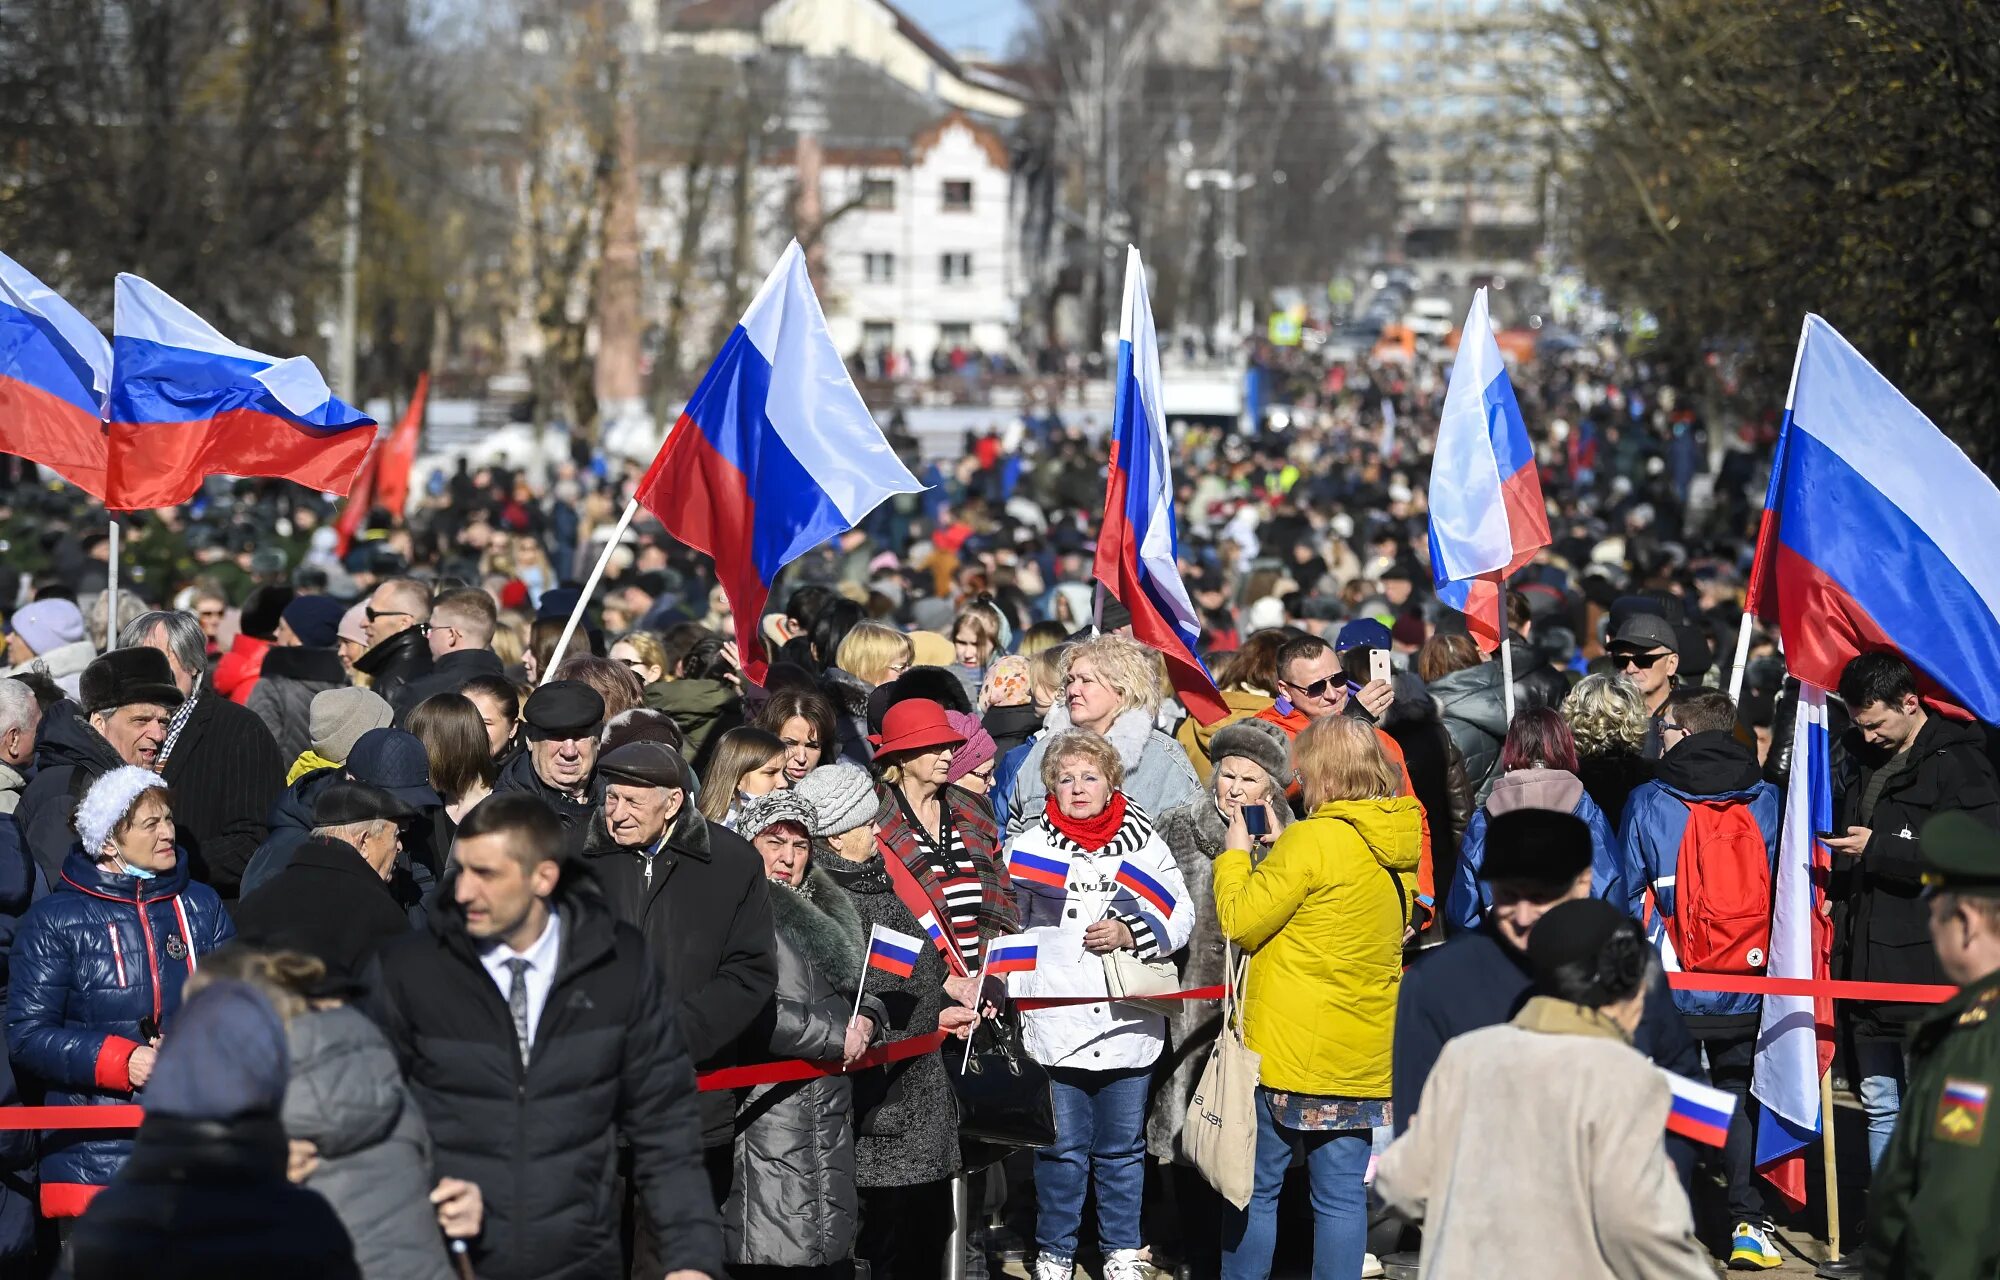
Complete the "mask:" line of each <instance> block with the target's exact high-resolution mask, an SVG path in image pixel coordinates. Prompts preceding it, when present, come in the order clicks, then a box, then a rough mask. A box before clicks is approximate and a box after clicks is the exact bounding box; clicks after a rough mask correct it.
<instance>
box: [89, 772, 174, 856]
mask: <svg viewBox="0 0 2000 1280" xmlns="http://www.w3.org/2000/svg"><path fill="white" fill-rule="evenodd" d="M166 785H167V781H166V779H165V778H162V777H161V776H160V775H159V774H157V773H154V772H153V771H152V770H151V769H140V768H137V767H135V766H133V765H126V766H125V767H124V768H122V769H113V770H112V771H111V772H110V773H107V774H105V775H104V776H103V777H101V778H99V779H98V780H97V781H95V782H93V783H91V784H90V790H88V791H86V792H84V793H83V799H82V800H81V801H80V802H79V803H78V804H77V806H76V834H77V835H78V836H79V837H80V838H81V839H82V840H83V856H84V857H86V858H95V857H96V856H97V855H98V854H99V853H100V852H101V851H102V850H103V849H104V842H105V841H106V840H109V839H110V838H111V829H112V828H113V827H115V826H117V825H118V824H119V823H120V822H121V821H123V820H124V818H125V815H126V814H128V813H130V812H132V806H133V805H135V804H137V803H138V802H139V797H140V796H142V795H144V794H146V793H147V792H148V791H150V790H152V789H153V788H154V787H164V786H166Z"/></svg>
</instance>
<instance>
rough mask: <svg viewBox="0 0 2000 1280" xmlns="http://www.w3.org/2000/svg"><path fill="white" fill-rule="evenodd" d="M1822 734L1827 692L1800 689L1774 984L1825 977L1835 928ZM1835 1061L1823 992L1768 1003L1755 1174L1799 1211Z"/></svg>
mask: <svg viewBox="0 0 2000 1280" xmlns="http://www.w3.org/2000/svg"><path fill="white" fill-rule="evenodd" d="M1829 760H1830V757H1829V755H1828V752H1827V732H1826V692H1825V690H1823V689H1819V688H1816V687H1815V686H1813V685H1811V684H1807V683H1803V682H1802V683H1801V684H1800V687H1799V710H1798V718H1797V720H1796V721H1795V722H1794V723H1793V726H1792V771H1791V776H1790V780H1789V784H1788V787H1787V790H1786V795H1785V824H1784V829H1783V830H1782V831H1781V832H1780V833H1779V837H1778V874H1777V881H1776V888H1775V889H1774V891H1773V900H1772V904H1771V957H1770V962H1769V964H1768V965H1767V967H1766V969H1765V973H1766V974H1767V975H1768V976H1769V977H1773V978H1807V979H1817V980H1819V981H1825V980H1826V976H1827V957H1828V956H1829V955H1830V954H1831V952H1832V949H1833V925H1832V922H1831V921H1829V920H1828V919H1827V918H1826V917H1825V916H1824V915H1823V914H1822V913H1821V912H1820V910H1819V907H1820V904H1821V901H1822V897H1823V895H1824V894H1825V892H1826V880H1827V876H1828V875H1829V874H1830V873H1831V863H1832V859H1831V857H1830V856H1829V855H1828V853H1827V849H1826V846H1825V845H1823V844H1821V843H1820V840H1819V836H1818V833H1819V832H1821V831H1828V830H1831V829H1832V827H1833V776H1832V772H1831V768H1830V765H1829ZM1832 1062H1833V1001H1832V1000H1831V999H1829V998H1827V997H1824V996H1781V995H1770V996H1765V997H1764V1010H1763V1021H1762V1023H1761V1025H1760V1026H1759V1027H1758V1029H1757V1058H1756V1063H1755V1065H1754V1067H1753V1068H1752V1075H1751V1078H1750V1091H1751V1092H1752V1093H1753V1094H1755V1095H1756V1097H1757V1100H1758V1101H1759V1102H1761V1103H1763V1104H1764V1106H1763V1110H1762V1111H1761V1112H1759V1113H1758V1116H1757V1139H1756V1141H1757V1153H1756V1160H1757V1168H1758V1170H1759V1171H1761V1172H1762V1173H1763V1175H1764V1177H1765V1178H1766V1179H1768V1180H1769V1181H1770V1183H1771V1185H1772V1186H1773V1187H1775V1188H1776V1189H1777V1190H1778V1192H1779V1193H1780V1194H1781V1195H1783V1196H1784V1197H1785V1198H1786V1199H1787V1200H1789V1201H1791V1203H1792V1207H1793V1208H1794V1209H1798V1208H1802V1207H1803V1206H1804V1205H1805V1202H1806V1171H1805V1163H1806V1162H1805V1155H1804V1151H1805V1148H1806V1147H1807V1146H1809V1145H1811V1144H1812V1143H1813V1142H1815V1141H1817V1140H1818V1138H1819V1136H1820V1107H1819V1104H1820V1090H1819V1082H1820V1077H1821V1076H1823V1075H1825V1074H1826V1070H1827V1068H1828V1067H1829V1066H1830V1065H1832Z"/></svg>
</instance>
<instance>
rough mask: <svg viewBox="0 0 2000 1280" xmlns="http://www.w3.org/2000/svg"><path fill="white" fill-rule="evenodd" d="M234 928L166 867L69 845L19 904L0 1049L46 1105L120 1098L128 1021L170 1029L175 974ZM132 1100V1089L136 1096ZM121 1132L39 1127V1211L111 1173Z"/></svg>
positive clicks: (77, 1201)
mask: <svg viewBox="0 0 2000 1280" xmlns="http://www.w3.org/2000/svg"><path fill="white" fill-rule="evenodd" d="M235 936H236V930H235V927H234V926H233V925H231V924H230V922H229V917H228V915H227V914H225V913H224V912H223V909H222V900H221V899H220V898H218V897H217V896H216V894H215V891H214V890H213V889H210V888H209V887H208V886H207V885H204V884H196V883H193V882H191V881H190V880H189V879H188V859H187V855H186V854H185V853H181V854H180V856H179V857H178V858H177V859H176V861H175V863H174V869H173V870H171V871H166V872H162V873H160V874H159V875H157V876H154V877H153V878H152V879H150V880H141V879H139V878H138V877H137V876H131V875H118V874H114V873H112V872H109V871H106V870H103V869H102V868H100V867H99V866H98V865H97V864H96V863H95V862H93V861H91V860H90V859H89V858H87V857H85V856H84V854H83V851H82V849H81V848H73V849H72V851H71V853H70V855H69V857H68V858H67V859H66V860H65V861H64V862H63V867H62V875H61V878H60V881H59V882H58V883H57V885H56V887H55V890H54V892H52V893H50V894H49V896H48V897H46V898H43V899H42V900H41V901H40V902H37V903H36V904H35V905H34V906H33V907H31V908H29V910H28V914H27V917H26V918H25V919H23V920H22V921H21V925H20V928H19V930H18V931H17V932H16V933H15V935H14V950H13V955H12V960H11V964H10V965H9V970H8V975H7V979H8V980H7V1048H8V1051H9V1052H10V1054H11V1055H12V1057H13V1060H14V1067H15V1070H16V1071H18V1072H20V1073H21V1075H22V1076H23V1078H24V1083H25V1082H26V1081H27V1080H30V1079H32V1080H34V1081H38V1082H39V1083H40V1084H41V1085H42V1086H43V1087H44V1088H45V1089H46V1091H47V1101H48V1103H49V1105H51V1106H100V1107H101V1106H111V1105H114V1104H118V1103H129V1102H132V1101H133V1100H134V1099H133V1097H132V1077H131V1074H130V1072H129V1070H128V1066H129V1063H130V1060H131V1057H132V1051H133V1050H135V1049H137V1048H139V1047H140V1046H141V1045H143V1044H145V1043H146V1037H145V1036H144V1035H143V1034H141V1032H140V1029H139V1023H140V1021H141V1020H142V1019H151V1020H152V1021H154V1022H155V1023H157V1024H159V1026H160V1028H161V1029H162V1031H163V1032H166V1033H171V1032H172V1030H173V1017H174V1011H175V1010H177V1009H179V1008H180V1003H181V985H182V984H183V983H184V982H186V981H187V977H188V975H189V974H191V973H193V972H194V971H195V969H196V967H197V966H198V964H199V958H200V957H201V956H203V955H206V954H207V953H208V952H211V951H213V950H215V949H216V948H217V947H219V946H221V945H222V944H223V943H225V942H227V941H229V940H230V939H231V938H233V937H235ZM142 1100H143V1099H142ZM131 1149H132V1139H131V1137H130V1134H129V1131H120V1130H89V1129H61V1130H53V1131H50V1132H47V1133H44V1134H43V1135H42V1147H41V1150H42V1161H41V1179H42V1212H43V1214H44V1215H45V1216H49V1217H69V1216H73V1215H75V1214H77V1213H80V1212H82V1210H83V1206H84V1205H85V1204H87V1203H88V1202H89V1200H90V1197H91V1195H92V1193H93V1192H94V1191H95V1190H96V1189H97V1188H99V1187H102V1186H104V1185H105V1184H106V1183H108V1182H110V1181H111V1177H112V1175H113V1174H115V1173H117V1172H118V1166H119V1165H120V1164H122V1163H123V1162H124V1159H125V1156H126V1154H127V1153H128V1152H129V1151H130V1150H131Z"/></svg>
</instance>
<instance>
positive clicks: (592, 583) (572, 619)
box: [535, 498, 639, 685]
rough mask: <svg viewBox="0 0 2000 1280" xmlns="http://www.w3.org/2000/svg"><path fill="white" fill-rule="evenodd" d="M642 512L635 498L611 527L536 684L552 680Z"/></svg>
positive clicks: (626, 505) (627, 504)
mask: <svg viewBox="0 0 2000 1280" xmlns="http://www.w3.org/2000/svg"><path fill="white" fill-rule="evenodd" d="M638 514H639V500H638V499H637V498H633V499H632V500H631V501H630V502H628V503H626V504H625V513H624V514H623V515H621V516H619V517H618V523H617V525H615V526H614V527H613V528H612V530H611V536H610V537H609V538H606V539H605V540H604V554H603V555H600V556H599V557H597V563H596V564H595V565H593V566H591V570H590V577H588V578H586V579H585V580H584V583H583V594H581V595H579V596H578V597H577V598H576V608H574V609H572V610H570V614H569V621H568V622H566V623H564V624H563V632H562V638H561V639H560V640H557V641H556V651H555V652H554V653H552V654H550V655H549V669H548V670H547V671H544V672H542V673H541V674H540V676H539V677H538V678H537V679H536V681H535V683H536V684H537V685H544V684H547V683H548V682H549V677H550V676H552V675H554V674H555V669H556V668H557V667H559V666H561V665H562V660H563V654H565V653H567V652H568V651H569V642H570V641H571V640H572V639H573V638H575V636H576V629H577V626H578V625H579V624H580V623H582V621H583V614H584V610H586V609H588V608H590V601H591V598H592V597H593V596H595V595H596V594H597V584H598V583H600V582H602V581H603V580H604V570H605V568H606V567H607V566H608V565H610V563H611V553H612V552H614V551H616V550H617V549H618V544H619V543H620V542H623V541H624V540H625V531H626V530H627V529H630V528H631V527H632V517H634V516H636V515H638Z"/></svg>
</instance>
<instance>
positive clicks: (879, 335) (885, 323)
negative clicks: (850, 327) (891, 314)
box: [861, 320, 896, 351]
mask: <svg viewBox="0 0 2000 1280" xmlns="http://www.w3.org/2000/svg"><path fill="white" fill-rule="evenodd" d="M861 345H862V346H863V347H865V348H867V349H868V350H870V351H887V350H888V349H889V348H891V347H893V346H895V345H896V322H895V321H894V320H863V321H862V322H861Z"/></svg>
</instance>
